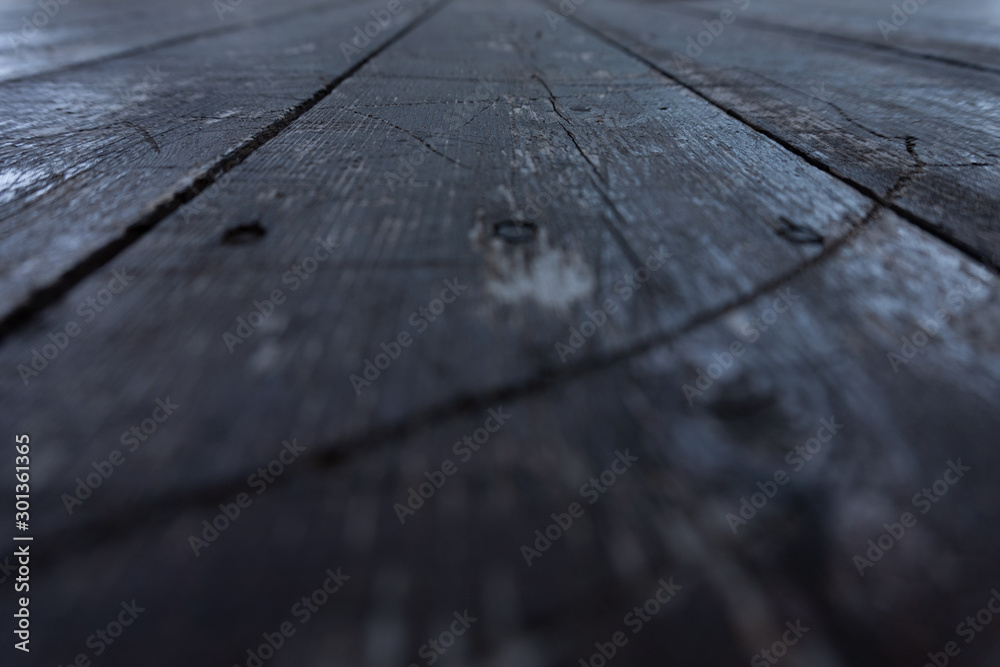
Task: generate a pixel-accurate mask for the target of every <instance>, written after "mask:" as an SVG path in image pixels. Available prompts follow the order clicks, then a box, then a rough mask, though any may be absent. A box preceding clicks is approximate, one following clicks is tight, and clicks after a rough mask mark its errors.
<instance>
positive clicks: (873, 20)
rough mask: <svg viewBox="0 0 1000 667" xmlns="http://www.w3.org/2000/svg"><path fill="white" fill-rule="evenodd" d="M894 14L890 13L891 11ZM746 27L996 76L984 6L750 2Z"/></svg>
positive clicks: (705, 8)
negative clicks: (859, 46) (854, 45)
mask: <svg viewBox="0 0 1000 667" xmlns="http://www.w3.org/2000/svg"><path fill="white" fill-rule="evenodd" d="M733 4H736V5H738V6H741V5H744V4H746V3H744V2H743V0H739V2H737V3H733V2H731V0H715V1H710V2H678V3H671V7H670V8H671V9H678V10H681V11H696V12H699V13H702V14H710V13H713V12H714V13H715V15H716V16H713V17H711V18H716V17H717V16H718V13H719V11H721V10H722V9H725V8H727V7H729V8H731V7H733ZM654 6H655V5H650V8H652V7H654ZM897 7H898V8H899V11H898V12H897V11H896V8H897ZM745 17H746V19H747V21H748V22H751V23H755V24H757V25H758V26H760V27H768V28H770V29H772V30H782V29H790V30H792V31H798V32H800V34H806V35H809V36H811V37H813V38H818V39H831V40H838V41H842V40H850V41H853V42H856V43H862V44H865V45H867V46H869V47H871V48H875V49H884V50H892V51H897V52H899V53H904V54H908V55H911V56H913V57H917V58H926V59H931V60H939V61H942V62H948V63H951V64H954V65H958V66H960V67H971V68H974V69H981V70H984V71H992V72H994V73H1000V67H998V66H997V61H998V58H997V56H998V55H1000V39H998V37H997V35H998V33H997V28H998V27H1000V12H998V11H997V10H996V8H995V6H992V5H991V4H990V3H983V2H978V0H959V1H958V2H949V3H948V4H947V5H944V4H940V3H933V2H924V3H920V1H919V0H914V3H906V8H905V9H904V8H903V3H902V2H891V3H872V2H866V1H864V0H846V1H844V2H833V1H832V0H820V1H818V2H810V3H809V4H803V3H801V2H795V1H794V0H752V2H751V3H749V4H748V5H747V7H746V10H745Z"/></svg>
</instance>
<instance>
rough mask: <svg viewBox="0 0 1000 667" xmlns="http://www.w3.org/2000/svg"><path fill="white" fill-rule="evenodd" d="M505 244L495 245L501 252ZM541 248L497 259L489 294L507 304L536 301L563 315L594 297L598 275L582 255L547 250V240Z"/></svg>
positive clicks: (541, 242) (489, 279)
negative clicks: (574, 306) (570, 308)
mask: <svg viewBox="0 0 1000 667" xmlns="http://www.w3.org/2000/svg"><path fill="white" fill-rule="evenodd" d="M502 243H503V242H502V241H495V244H496V247H497V248H498V249H499V248H502V247H503V246H502V245H501V244H502ZM539 246H540V247H539V249H538V250H537V251H534V252H528V251H519V252H516V253H515V254H513V255H506V254H497V255H495V256H493V257H492V258H491V261H490V268H491V269H492V271H491V274H490V275H488V276H487V279H486V292H487V293H488V294H489V295H490V296H492V297H493V298H495V299H497V300H499V301H502V302H504V303H508V304H520V303H523V302H525V301H534V302H535V303H536V304H538V305H540V306H543V307H545V308H551V309H553V310H560V311H565V310H567V309H568V308H569V306H570V305H572V304H573V303H575V302H576V301H580V300H581V299H584V298H586V297H588V296H590V294H591V293H593V291H594V288H595V286H596V280H595V279H594V273H593V271H592V270H591V268H590V266H589V265H588V264H587V262H586V260H584V258H583V257H582V256H581V255H580V254H579V253H577V252H575V251H571V250H562V249H559V248H549V247H546V245H545V243H544V239H539Z"/></svg>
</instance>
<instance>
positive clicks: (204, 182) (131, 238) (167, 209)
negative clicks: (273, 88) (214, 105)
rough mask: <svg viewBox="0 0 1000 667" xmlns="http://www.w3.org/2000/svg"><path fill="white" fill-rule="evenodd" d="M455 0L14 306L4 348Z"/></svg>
mask: <svg viewBox="0 0 1000 667" xmlns="http://www.w3.org/2000/svg"><path fill="white" fill-rule="evenodd" d="M451 1H452V0H441V2H438V3H437V4H435V5H434V6H432V7H431V8H430V9H428V10H426V11H425V12H424V13H423V14H421V15H420V16H418V17H416V18H415V19H414V20H413V21H411V22H410V23H408V24H407V25H406V26H404V27H403V28H401V29H400V30H399V32H397V33H396V34H395V35H393V36H392V37H390V38H389V39H388V40H386V42H385V43H384V44H382V45H381V46H379V47H378V48H376V49H374V50H373V51H372V52H371V53H369V54H368V55H367V56H366V57H364V58H362V59H361V60H359V61H358V62H357V63H355V64H354V65H352V66H351V67H350V69H348V70H347V71H345V72H344V73H343V74H340V75H339V76H337V77H336V78H335V79H333V80H332V81H330V82H329V83H327V84H326V85H325V86H323V87H322V88H320V89H319V90H317V91H316V92H315V93H313V94H312V96H311V97H309V98H308V99H306V100H303V101H302V102H299V103H298V104H297V105H295V106H294V107H292V108H291V109H290V110H289V111H288V112H286V113H285V114H284V115H283V116H281V117H280V118H278V119H277V120H275V121H274V122H272V123H271V124H270V125H268V126H267V127H265V128H263V129H262V130H260V131H258V132H257V133H256V134H254V135H253V136H252V137H250V138H249V139H248V140H247V141H245V142H243V143H242V144H241V145H239V146H237V147H236V148H234V149H232V150H230V151H229V152H228V153H226V154H225V155H223V156H222V157H220V158H219V159H218V160H216V161H215V162H214V163H213V164H212V165H210V166H208V167H206V168H205V169H204V170H202V172H201V174H200V175H199V176H198V177H197V178H195V179H194V180H193V181H192V182H191V184H190V185H188V186H187V187H185V188H183V189H181V190H179V191H177V192H175V193H174V194H173V196H172V197H170V198H169V199H167V200H166V201H163V202H161V203H160V204H159V205H157V206H156V208H154V209H153V210H152V211H150V212H149V213H147V214H146V215H144V216H142V217H141V218H140V219H139V220H137V221H136V222H133V223H132V224H131V225H129V226H128V227H127V228H126V229H125V231H124V232H122V234H121V235H120V236H118V237H117V238H115V239H112V240H111V241H108V242H107V243H105V244H104V245H103V246H101V247H100V248H97V249H96V250H94V251H93V252H91V253H90V255H88V256H87V257H86V258H84V259H83V260H81V261H80V262H79V263H78V264H76V265H75V266H73V267H72V268H71V269H69V270H68V271H66V272H65V273H63V274H62V275H61V276H60V277H59V278H57V279H56V280H55V281H54V282H53V283H51V284H49V285H46V286H45V287H41V288H39V289H36V290H35V291H33V292H32V293H31V295H30V296H28V297H27V298H26V299H25V300H24V301H23V302H22V303H21V304H20V305H19V306H17V307H16V308H14V309H13V310H12V311H11V312H10V313H9V314H8V315H7V316H5V317H4V318H3V319H0V344H2V343H3V341H4V340H5V339H6V338H7V337H8V336H10V335H11V334H12V333H14V332H15V331H16V330H17V329H18V328H20V327H21V326H24V325H25V324H26V323H28V322H30V321H31V320H32V319H33V318H34V317H36V316H37V315H38V314H39V313H41V312H42V311H43V310H45V309H46V308H47V307H48V306H50V305H52V304H54V303H56V302H58V301H59V300H60V299H61V298H62V297H63V296H65V295H66V294H67V293H68V292H69V291H70V290H71V289H73V288H74V287H75V286H76V285H78V284H79V283H80V282H82V281H83V280H84V279H86V278H87V277H88V276H90V275H91V274H93V273H94V272H95V271H97V270H98V269H100V268H101V267H102V266H104V265H105V264H107V263H108V262H110V261H111V260H113V259H114V258H115V257H117V256H118V255H119V254H121V253H122V252H124V251H125V250H126V249H128V248H129V247H130V246H131V245H132V244H134V243H135V242H137V241H138V240H139V239H141V238H142V237H143V236H145V235H146V234H147V233H148V232H149V231H150V230H152V229H153V228H154V227H156V225H158V224H159V223H160V222H162V221H163V220H164V219H165V218H167V216H169V215H170V214H171V213H173V212H174V211H176V210H177V209H179V208H180V207H181V206H183V205H184V204H186V203H187V202H189V201H191V200H192V199H194V198H195V197H197V196H198V195H200V194H201V193H202V192H204V191H205V190H206V189H207V188H208V187H210V186H211V185H212V184H214V183H215V182H216V181H218V180H219V178H220V177H222V176H223V175H225V174H227V173H228V172H230V171H232V170H233V169H235V168H236V167H237V166H239V165H240V164H241V163H242V162H243V161H244V160H246V159H247V158H248V157H249V156H250V155H251V154H253V153H254V152H255V151H256V150H257V149H259V148H260V147H261V146H264V145H265V144H266V143H267V142H269V141H270V140H271V139H274V138H275V137H276V136H278V134H279V133H280V132H281V131H282V130H284V129H285V128H286V127H288V126H289V125H291V124H292V123H293V122H294V121H296V120H297V119H298V118H300V117H301V116H302V115H303V114H305V113H306V112H308V111H309V110H310V109H312V108H313V107H315V106H316V105H317V104H319V103H320V102H321V101H323V99H325V98H326V97H327V96H328V95H329V94H330V93H332V92H333V91H334V89H335V88H337V86H339V85H340V84H342V83H343V82H344V81H346V80H347V79H349V78H350V77H351V76H353V75H354V74H355V73H356V72H357V71H358V70H360V69H361V68H362V67H364V66H365V65H366V64H367V63H368V62H369V61H370V60H372V59H373V58H375V57H376V56H378V55H379V54H380V53H382V52H383V51H385V50H386V49H388V48H389V47H391V46H393V45H394V44H396V43H397V42H398V41H399V40H401V39H402V38H403V37H405V36H406V35H407V34H409V33H410V32H411V31H412V30H414V29H415V28H417V27H418V26H419V25H421V24H422V23H424V22H425V21H427V20H429V19H430V18H431V17H432V16H434V15H435V14H437V13H438V12H439V11H440V10H441V9H442V8H444V7H445V5H447V4H449V3H450V2H451Z"/></svg>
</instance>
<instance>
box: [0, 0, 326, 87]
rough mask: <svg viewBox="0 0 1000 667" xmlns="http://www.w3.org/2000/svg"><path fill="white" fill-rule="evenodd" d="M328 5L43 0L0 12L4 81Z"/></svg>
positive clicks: (295, 0) (311, 1) (306, 0)
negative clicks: (49, 0) (53, 1)
mask: <svg viewBox="0 0 1000 667" xmlns="http://www.w3.org/2000/svg"><path fill="white" fill-rule="evenodd" d="M328 4H329V3H317V2H316V0H291V1H285V2H282V3H281V4H278V3H274V2H267V1H266V0H237V1H236V2H235V3H231V2H228V1H227V2H225V3H223V4H221V5H217V4H216V3H215V2H214V1H213V0H210V1H209V2H205V0H183V1H182V2H178V1H177V0H173V1H172V2H166V1H164V0H145V1H144V2H141V3H136V2H128V1H127V0H87V1H86V2H80V1H79V0H56V2H55V5H53V4H51V3H49V2H47V1H46V0H43V1H42V2H41V3H39V2H37V1H32V0H16V1H11V2H5V3H4V6H3V7H2V8H0V36H2V39H0V81H9V80H13V79H26V78H29V77H32V76H36V75H39V74H42V73H43V72H51V71H53V70H62V69H66V68H72V67H79V66H81V65H85V64H87V63H89V62H92V61H95V60H106V59H110V58H115V57H121V56H124V55H134V54H136V53H139V52H141V51H144V50H149V49H151V48H157V47H162V46H165V45H167V44H179V43H184V42H190V41H193V40H195V39H197V38H198V37H200V36H205V35H212V34H222V33H225V32H229V31H232V30H236V29H239V28H241V27H245V26H247V25H249V24H254V23H263V22H267V21H274V20H276V19H280V17H281V16H284V15H287V14H296V13H297V14H301V13H303V12H308V11H311V10H318V9H320V8H322V7H323V6H325V5H328Z"/></svg>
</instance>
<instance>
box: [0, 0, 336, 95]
mask: <svg viewBox="0 0 1000 667" xmlns="http://www.w3.org/2000/svg"><path fill="white" fill-rule="evenodd" d="M333 9H338V8H336V7H331V6H330V4H329V3H327V2H320V3H317V4H315V5H308V6H306V7H299V8H298V9H293V10H291V11H289V12H286V13H284V14H275V15H274V16H266V17H259V18H255V19H249V20H246V21H243V22H242V23H234V24H232V25H224V26H220V27H218V28H210V29H208V30H202V31H201V32H192V33H188V34H186V35H176V36H174V37H168V38H167V39H164V40H160V41H159V42H151V43H149V44H143V45H140V46H135V47H132V48H131V49H125V50H124V51H116V52H114V53H107V54H105V55H103V56H97V57H96V58H90V59H87V60H81V61H79V62H75V63H69V64H66V65H61V66H59V67H56V68H54V69H46V70H42V71H39V72H34V73H31V74H22V75H20V76H15V77H13V78H10V79H2V80H0V86H5V85H7V84H8V83H18V82H21V81H28V80H30V79H36V78H40V77H43V76H48V75H50V74H62V73H63V72H70V71H73V70H75V69H80V68H83V67H89V66H90V65H98V64H100V63H105V62H108V61H111V60H117V59H118V58H129V57H131V56H137V55H139V54H142V53H148V52H151V51H156V50H158V49H163V48H167V47H171V46H177V45H179V44H184V43H185V42H191V41H194V40H196V39H201V38H202V37H212V36H215V35H224V34H226V33H229V32H239V31H241V30H249V29H250V28H255V27H257V26H260V25H264V24H271V23H275V22H281V21H284V20H286V19H290V18H294V17H296V16H299V15H301V14H310V13H312V12H322V11H324V10H333Z"/></svg>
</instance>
